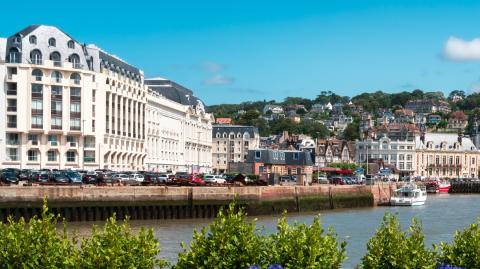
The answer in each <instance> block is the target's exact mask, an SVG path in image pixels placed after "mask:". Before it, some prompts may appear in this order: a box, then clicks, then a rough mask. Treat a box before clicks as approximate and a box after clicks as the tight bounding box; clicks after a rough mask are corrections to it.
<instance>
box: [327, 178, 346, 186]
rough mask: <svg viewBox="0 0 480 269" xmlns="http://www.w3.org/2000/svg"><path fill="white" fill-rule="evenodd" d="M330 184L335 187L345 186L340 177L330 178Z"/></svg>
mask: <svg viewBox="0 0 480 269" xmlns="http://www.w3.org/2000/svg"><path fill="white" fill-rule="evenodd" d="M329 181H330V184H335V185H345V181H344V180H343V178H341V177H332V178H330V179H329Z"/></svg>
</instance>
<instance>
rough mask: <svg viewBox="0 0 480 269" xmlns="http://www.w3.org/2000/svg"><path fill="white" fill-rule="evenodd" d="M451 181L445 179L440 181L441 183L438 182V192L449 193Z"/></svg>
mask: <svg viewBox="0 0 480 269" xmlns="http://www.w3.org/2000/svg"><path fill="white" fill-rule="evenodd" d="M450 187H451V185H450V181H448V180H443V181H440V183H439V184H438V192H443V193H445V192H446V193H448V191H449V190H450Z"/></svg>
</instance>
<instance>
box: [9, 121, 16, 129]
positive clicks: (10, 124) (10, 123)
mask: <svg viewBox="0 0 480 269" xmlns="http://www.w3.org/2000/svg"><path fill="white" fill-rule="evenodd" d="M7 128H17V123H16V122H7Z"/></svg>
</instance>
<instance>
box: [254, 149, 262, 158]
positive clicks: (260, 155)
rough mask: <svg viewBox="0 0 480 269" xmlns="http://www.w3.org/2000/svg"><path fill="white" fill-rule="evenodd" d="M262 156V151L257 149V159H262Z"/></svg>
mask: <svg viewBox="0 0 480 269" xmlns="http://www.w3.org/2000/svg"><path fill="white" fill-rule="evenodd" d="M261 157H262V152H261V151H259V150H257V151H255V159H256V160H260V158H261Z"/></svg>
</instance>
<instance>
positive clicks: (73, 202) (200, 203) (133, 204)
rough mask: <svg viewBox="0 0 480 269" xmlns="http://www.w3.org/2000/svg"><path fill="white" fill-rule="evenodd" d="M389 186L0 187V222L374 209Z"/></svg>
mask: <svg viewBox="0 0 480 269" xmlns="http://www.w3.org/2000/svg"><path fill="white" fill-rule="evenodd" d="M390 193H391V187H390V186H389V185H374V186H333V185H316V186H257V187H233V186H232V187H170V186H138V187H132V186H129V187H124V186H8V187H0V220H3V221H5V220H6V218H7V216H9V215H12V216H14V217H15V218H19V217H21V216H23V217H25V218H26V219H29V218H31V217H32V216H34V215H36V214H38V213H39V212H40V211H41V206H42V200H43V197H47V200H48V205H49V208H50V209H51V211H52V212H54V213H56V214H60V215H61V216H62V217H64V218H65V219H66V220H69V221H94V220H104V219H106V218H108V217H109V216H112V215H113V213H114V212H115V213H116V216H117V218H119V219H123V218H125V216H130V218H131V219H181V218H212V217H214V216H215V215H216V214H217V213H218V211H219V210H220V208H221V207H222V206H224V205H227V204H229V203H230V202H231V201H232V200H233V199H234V198H236V199H237V201H238V204H239V205H241V206H244V207H245V208H246V210H247V212H248V214H249V215H261V214H275V213H281V212H283V211H284V210H287V211H289V212H300V211H316V210H328V209H335V208H354V207H369V206H376V205H379V204H382V203H385V201H388V200H389V199H390Z"/></svg>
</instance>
